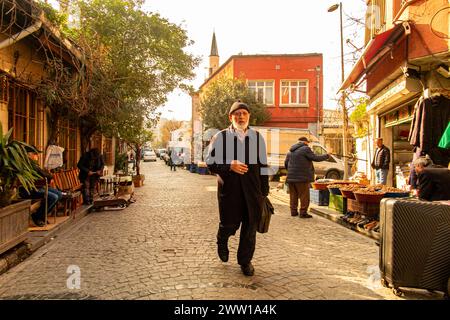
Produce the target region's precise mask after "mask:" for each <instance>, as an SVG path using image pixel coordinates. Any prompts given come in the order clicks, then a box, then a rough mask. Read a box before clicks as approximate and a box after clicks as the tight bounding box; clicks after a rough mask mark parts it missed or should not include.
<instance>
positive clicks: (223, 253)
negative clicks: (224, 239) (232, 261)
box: [217, 243, 230, 262]
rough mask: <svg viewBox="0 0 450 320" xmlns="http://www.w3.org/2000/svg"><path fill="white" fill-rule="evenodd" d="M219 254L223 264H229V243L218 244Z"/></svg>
mask: <svg viewBox="0 0 450 320" xmlns="http://www.w3.org/2000/svg"><path fill="white" fill-rule="evenodd" d="M217 253H218V254H219V258H220V260H222V261H223V262H227V261H228V255H229V253H230V252H229V251H228V245H227V243H218V244H217Z"/></svg>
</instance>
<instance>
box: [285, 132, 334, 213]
mask: <svg viewBox="0 0 450 320" xmlns="http://www.w3.org/2000/svg"><path fill="white" fill-rule="evenodd" d="M308 145H309V140H308V138H306V137H301V138H300V139H298V143H296V144H294V145H293V146H292V147H291V148H290V149H289V152H288V154H287V155H286V159H285V160H284V167H285V168H286V170H287V177H286V182H287V183H288V185H289V198H290V208H291V216H298V215H299V214H298V199H299V198H300V218H312V216H311V215H310V214H308V208H309V184H310V183H311V182H313V181H314V165H313V163H312V162H313V161H324V160H327V159H328V158H329V157H330V156H329V155H328V154H324V155H317V154H314V152H312V150H311V148H310V147H309V146H308Z"/></svg>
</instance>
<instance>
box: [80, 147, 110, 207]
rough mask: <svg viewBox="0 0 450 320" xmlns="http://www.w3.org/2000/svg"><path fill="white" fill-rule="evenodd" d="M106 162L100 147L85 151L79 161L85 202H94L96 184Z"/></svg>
mask: <svg viewBox="0 0 450 320" xmlns="http://www.w3.org/2000/svg"><path fill="white" fill-rule="evenodd" d="M104 166H105V163H104V161H103V157H102V155H101V154H100V150H99V149H98V148H92V149H91V150H89V151H87V152H85V153H84V154H83V155H82V156H81V158H80V160H79V161H78V165H77V167H78V169H80V173H79V175H78V178H79V179H80V182H81V183H82V184H83V192H82V193H83V203H84V204H92V202H93V200H94V188H95V185H96V183H97V181H98V179H99V178H100V176H101V175H102V173H103V168H104Z"/></svg>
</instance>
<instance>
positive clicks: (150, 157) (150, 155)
mask: <svg viewBox="0 0 450 320" xmlns="http://www.w3.org/2000/svg"><path fill="white" fill-rule="evenodd" d="M143 160H144V162H145V161H156V153H155V151H153V150H145V151H144V158H143Z"/></svg>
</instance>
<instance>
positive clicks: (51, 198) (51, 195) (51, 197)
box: [19, 150, 63, 227]
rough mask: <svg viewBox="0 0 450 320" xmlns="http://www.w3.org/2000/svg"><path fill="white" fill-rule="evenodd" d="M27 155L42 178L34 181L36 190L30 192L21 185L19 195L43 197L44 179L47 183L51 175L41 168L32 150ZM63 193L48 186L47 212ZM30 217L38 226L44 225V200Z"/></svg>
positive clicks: (28, 197) (33, 197) (26, 197)
mask: <svg viewBox="0 0 450 320" xmlns="http://www.w3.org/2000/svg"><path fill="white" fill-rule="evenodd" d="M29 151H30V152H28V156H29V157H30V159H31V160H32V161H31V163H32V164H33V168H34V169H35V170H36V171H37V172H38V174H39V175H40V176H41V177H42V179H40V180H38V181H36V182H35V184H34V185H35V187H36V189H37V190H30V192H28V191H26V190H25V189H24V188H23V187H20V188H19V195H20V197H21V198H23V199H44V196H45V179H47V183H49V182H50V180H52V179H53V175H52V174H51V173H50V172H48V171H47V170H44V169H42V168H41V167H40V166H39V163H38V155H37V153H36V152H34V150H29ZM62 196H63V194H62V193H61V191H59V190H57V189H53V188H48V195H47V213H49V212H51V211H52V210H53V209H54V208H55V206H56V204H57V203H58V201H59V200H61V198H62ZM31 219H32V220H33V222H34V224H35V225H37V226H38V227H43V226H44V225H45V201H42V202H41V205H40V206H39V209H38V210H37V211H36V212H35V213H33V214H31Z"/></svg>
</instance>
